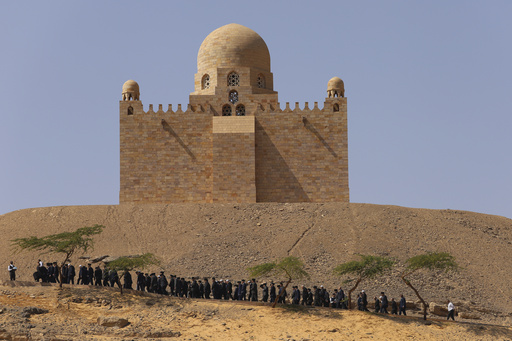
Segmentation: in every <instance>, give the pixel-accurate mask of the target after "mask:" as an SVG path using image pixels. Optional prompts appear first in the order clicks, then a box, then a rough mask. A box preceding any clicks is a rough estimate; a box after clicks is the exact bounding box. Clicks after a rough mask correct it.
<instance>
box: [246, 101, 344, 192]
mask: <svg viewBox="0 0 512 341" xmlns="http://www.w3.org/2000/svg"><path fill="white" fill-rule="evenodd" d="M335 103H338V105H339V107H340V111H339V112H333V111H332V108H333V105H334V104H335ZM346 103H347V102H346V98H339V99H338V98H336V99H327V100H326V102H325V104H324V108H323V109H322V110H320V109H318V108H317V107H314V108H313V109H312V110H309V109H308V108H305V109H304V110H299V109H295V110H291V109H290V108H287V109H285V110H283V111H282V112H262V113H258V114H257V115H256V200H257V201H258V202H328V201H345V202H348V201H349V189H348V147H347V110H346V108H347V107H346Z"/></svg>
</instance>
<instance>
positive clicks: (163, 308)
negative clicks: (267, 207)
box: [0, 285, 512, 341]
mask: <svg viewBox="0 0 512 341" xmlns="http://www.w3.org/2000/svg"><path fill="white" fill-rule="evenodd" d="M0 293H1V295H0V307H1V314H0V339H2V340H4V339H5V340H112V341H115V340H117V341H121V340H126V341H128V340H141V339H149V340H193V341H199V340H236V341H250V340H251V341H257V340H262V341H268V340H283V341H320V340H326V341H327V340H347V341H352V340H354V341H355V340H417V341H420V340H488V341H496V340H511V339H512V330H511V328H510V327H505V326H494V325H484V324H476V323H472V324H468V323H461V322H455V323H454V322H446V321H444V320H429V321H428V324H425V323H424V322H423V321H421V320H418V319H417V318H411V317H407V318H403V317H393V316H384V315H380V314H373V313H364V312H359V311H347V310H333V309H329V308H303V307H301V306H291V305H288V306H285V307H277V308H275V309H272V308H271V307H269V306H264V305H263V304H261V303H253V302H250V303H242V302H238V303H235V302H232V301H217V300H199V299H180V298H176V297H164V296H160V295H158V294H148V293H145V294H142V295H140V294H139V295H135V293H133V292H129V291H125V293H124V294H123V295H120V294H119V292H117V290H115V289H105V288H94V287H83V286H74V287H70V286H67V285H65V286H64V288H63V289H58V287H56V286H44V287H42V286H35V287H9V286H2V285H0Z"/></svg>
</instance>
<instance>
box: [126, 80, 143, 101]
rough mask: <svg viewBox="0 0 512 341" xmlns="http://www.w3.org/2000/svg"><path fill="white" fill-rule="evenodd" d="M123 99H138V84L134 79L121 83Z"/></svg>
mask: <svg viewBox="0 0 512 341" xmlns="http://www.w3.org/2000/svg"><path fill="white" fill-rule="evenodd" d="M122 95H123V101H138V100H139V97H140V90H139V84H138V83H137V82H136V81H134V80H131V79H130V80H127V81H126V82H125V83H124V84H123V93H122Z"/></svg>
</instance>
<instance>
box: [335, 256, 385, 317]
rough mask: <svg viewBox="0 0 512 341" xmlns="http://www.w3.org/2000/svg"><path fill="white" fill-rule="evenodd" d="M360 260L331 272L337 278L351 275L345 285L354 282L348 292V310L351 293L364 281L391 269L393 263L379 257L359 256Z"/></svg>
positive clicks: (350, 303)
mask: <svg viewBox="0 0 512 341" xmlns="http://www.w3.org/2000/svg"><path fill="white" fill-rule="evenodd" d="M359 256H360V257H361V260H354V261H350V262H347V263H343V264H339V265H338V266H336V267H335V268H334V270H333V272H334V274H336V275H338V276H344V275H352V276H354V278H351V279H348V280H346V281H345V283H348V282H353V281H355V284H354V286H353V287H352V288H350V289H349V291H348V309H352V292H353V291H354V290H356V288H357V286H358V285H359V283H361V281H362V280H364V279H367V278H368V279H369V278H374V277H376V276H377V275H380V274H382V273H384V272H385V271H387V270H389V269H391V268H392V267H393V265H394V264H395V261H393V260H391V259H389V258H387V257H381V256H371V255H359Z"/></svg>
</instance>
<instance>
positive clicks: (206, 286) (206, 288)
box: [204, 277, 212, 299]
mask: <svg viewBox="0 0 512 341" xmlns="http://www.w3.org/2000/svg"><path fill="white" fill-rule="evenodd" d="M211 292H212V288H211V286H210V282H208V278H206V277H205V278H204V298H207V299H208V298H210V293H211Z"/></svg>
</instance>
